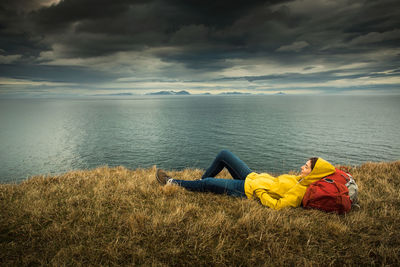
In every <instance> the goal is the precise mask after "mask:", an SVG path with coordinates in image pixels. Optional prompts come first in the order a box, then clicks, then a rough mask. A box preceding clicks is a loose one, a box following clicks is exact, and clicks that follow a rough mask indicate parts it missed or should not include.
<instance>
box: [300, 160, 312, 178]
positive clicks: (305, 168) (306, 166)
mask: <svg viewBox="0 0 400 267" xmlns="http://www.w3.org/2000/svg"><path fill="white" fill-rule="evenodd" d="M310 172H311V160H309V161H307V162H306V164H304V165H303V166H301V176H302V177H304V176H307V175H309V174H310Z"/></svg>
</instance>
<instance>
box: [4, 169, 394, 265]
mask: <svg viewBox="0 0 400 267" xmlns="http://www.w3.org/2000/svg"><path fill="white" fill-rule="evenodd" d="M350 171H351V172H352V174H353V176H354V178H355V180H356V181H357V183H358V186H359V189H360V193H359V198H360V205H361V208H360V209H359V210H354V211H352V212H350V213H349V214H347V215H344V216H339V215H335V214H327V213H323V212H319V211H315V210H303V209H302V208H294V209H285V210H281V211H274V210H271V209H269V208H266V207H264V206H262V205H261V204H260V203H258V202H257V201H254V200H244V199H237V198H232V197H229V196H220V195H214V194H210V193H193V192H188V191H185V190H184V189H181V188H178V187H177V186H166V187H161V186H159V185H158V184H157V182H156V181H155V179H154V175H155V168H152V169H137V170H128V169H126V168H123V167H117V168H107V167H102V168H98V169H95V170H88V171H73V172H69V173H66V174H64V175H61V176H57V177H39V176H38V177H33V178H31V179H29V180H27V181H25V182H23V183H21V184H18V185H0V265H2V266H10V265H18V266H21V265H57V266H59V265H85V266H86V265H128V264H129V265H145V266H148V265H155V266H168V265H192V266H198V265H203V266H204V265H207V266H209V265H215V266H228V265H229V266H233V265H235V266H237V265H244V266H263V265H266V266H270V265H294V264H296V265H324V266H325V265H334V266H342V265H392V266H399V265H400V256H399V255H400V161H398V162H393V163H367V164H364V165H362V166H360V167H356V168H351V169H350ZM170 173H171V174H172V175H174V176H175V177H180V178H184V179H194V178H199V177H200V176H201V170H184V171H182V172H170ZM221 177H229V175H228V174H227V173H223V174H222V175H221Z"/></svg>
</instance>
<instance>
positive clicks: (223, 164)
mask: <svg viewBox="0 0 400 267" xmlns="http://www.w3.org/2000/svg"><path fill="white" fill-rule="evenodd" d="M223 168H226V169H227V170H228V171H229V173H230V174H231V175H232V177H233V179H237V180H244V179H246V177H247V175H249V174H250V173H251V172H253V171H252V170H251V169H250V168H249V167H248V166H247V165H246V163H244V162H243V161H242V160H241V159H239V158H238V157H237V156H235V155H234V154H233V153H232V152H230V151H229V150H222V151H221V152H219V154H218V155H217V157H216V158H215V159H214V161H213V163H212V164H211V166H210V167H209V168H208V169H207V170H206V171H205V173H204V174H203V176H202V178H201V179H205V178H208V177H215V176H216V175H217V174H218V173H220V172H221V171H222V169H223Z"/></svg>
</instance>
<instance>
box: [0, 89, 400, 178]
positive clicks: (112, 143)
mask: <svg viewBox="0 0 400 267" xmlns="http://www.w3.org/2000/svg"><path fill="white" fill-rule="evenodd" d="M399 104H400V96H289V95H287V96H163V97H156V96H151V97H150V96H146V97H136V98H130V99H33V100H28V99H25V100H0V182H2V183H7V182H20V181H22V180H24V179H27V178H29V177H30V176H32V175H39V174H44V175H47V174H50V175H53V174H60V173H63V172H67V171H70V170H74V169H92V168H95V167H98V166H103V165H108V166H119V165H122V166H125V167H127V168H129V169H135V168H138V167H143V168H147V167H151V166H153V165H157V166H158V167H160V168H164V169H167V170H171V169H178V170H179V169H184V168H203V169H205V168H207V167H208V165H209V164H210V163H211V161H212V160H213V158H214V157H215V155H216V154H217V153H218V152H219V151H220V150H221V149H229V150H231V151H232V152H234V153H235V154H237V155H238V156H239V157H240V158H242V159H243V160H244V161H245V162H246V163H247V164H248V165H249V167H250V168H252V169H253V170H255V171H258V172H272V173H275V174H278V173H284V172H288V171H290V170H299V167H300V166H301V165H302V164H304V162H305V161H306V159H307V158H308V157H311V156H320V157H323V158H325V159H326V160H328V161H330V162H331V163H333V164H348V165H359V164H362V163H364V162H367V161H394V160H399V159H400V141H399V140H400V138H399V137H400V134H399V133H400V105H399Z"/></svg>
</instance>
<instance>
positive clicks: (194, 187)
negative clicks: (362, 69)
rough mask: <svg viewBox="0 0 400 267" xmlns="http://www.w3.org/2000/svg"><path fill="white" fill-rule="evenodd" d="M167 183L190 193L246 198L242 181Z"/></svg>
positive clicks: (173, 180) (206, 180)
mask: <svg viewBox="0 0 400 267" xmlns="http://www.w3.org/2000/svg"><path fill="white" fill-rule="evenodd" d="M168 183H172V184H177V185H179V186H182V187H183V188H185V189H187V190H190V191H197V192H212V193H215V194H226V195H229V196H234V197H244V198H245V197H246V194H245V193H244V180H232V179H217V178H212V177H209V178H205V179H202V180H194V181H186V180H176V179H170V180H169V182H168Z"/></svg>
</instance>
